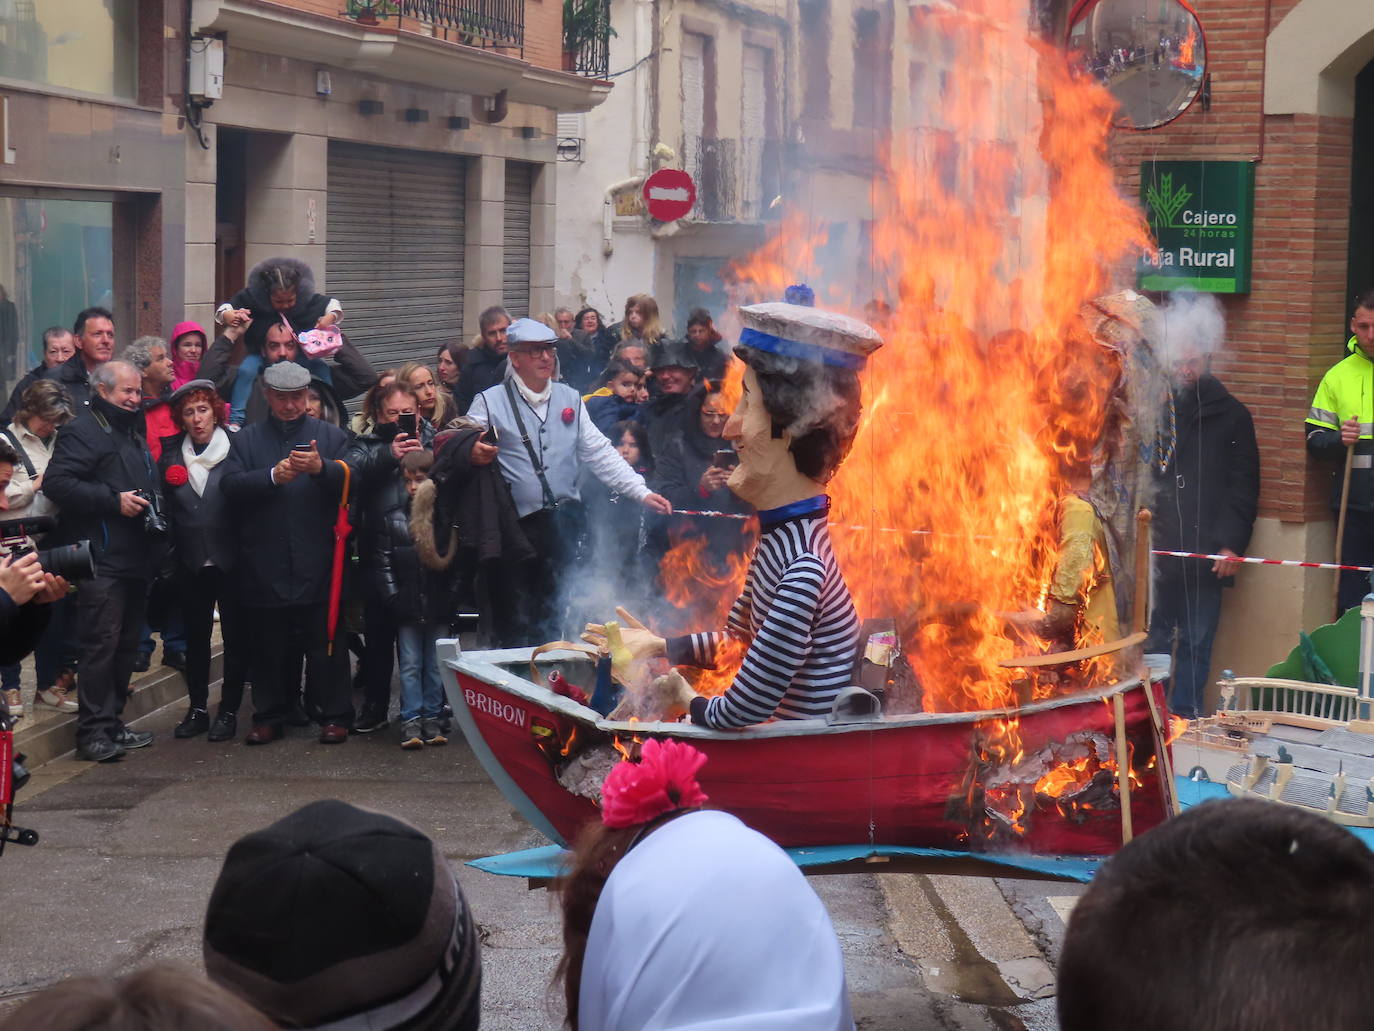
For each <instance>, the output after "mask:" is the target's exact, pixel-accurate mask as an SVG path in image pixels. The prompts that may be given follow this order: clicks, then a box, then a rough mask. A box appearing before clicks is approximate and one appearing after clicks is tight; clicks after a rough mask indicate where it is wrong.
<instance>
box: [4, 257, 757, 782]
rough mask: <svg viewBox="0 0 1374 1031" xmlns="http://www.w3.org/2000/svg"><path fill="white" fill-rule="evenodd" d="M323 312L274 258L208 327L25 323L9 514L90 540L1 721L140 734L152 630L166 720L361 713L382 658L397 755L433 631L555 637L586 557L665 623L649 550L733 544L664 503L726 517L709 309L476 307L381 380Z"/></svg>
mask: <svg viewBox="0 0 1374 1031" xmlns="http://www.w3.org/2000/svg"><path fill="white" fill-rule="evenodd" d="M345 316H346V313H345V310H344V306H343V305H342V304H341V303H340V301H339V300H338V299H335V298H332V297H327V296H324V295H322V294H320V293H318V292H317V291H316V289H315V286H314V282H313V275H312V273H311V270H310V268H309V267H308V266H306V265H304V264H303V263H301V262H299V261H296V260H294V259H287V258H272V259H268V260H266V261H264V262H262V263H261V264H259V265H258V266H256V267H255V268H254V269H253V270H252V271H251V272H250V273H249V276H248V282H247V284H246V285H245V288H244V289H243V290H242V291H240V292H239V293H238V294H237V295H235V296H234V297H233V298H232V299H230V300H229V301H228V302H226V303H225V304H223V305H221V306H220V307H219V309H218V310H217V312H216V314H215V322H214V325H213V329H212V330H211V331H207V329H206V328H205V327H204V326H202V325H200V324H198V323H196V322H192V321H183V322H180V323H178V324H176V325H175V326H174V327H173V328H172V331H171V332H170V334H169V335H168V337H167V338H166V339H163V338H161V337H156V336H141V337H138V338H137V339H134V340H132V341H130V342H128V343H126V344H122V346H121V340H122V333H121V331H120V327H116V325H115V319H114V316H113V315H112V314H111V313H110V312H109V311H107V310H105V309H101V308H88V309H86V310H84V311H82V312H80V313H78V314H77V316H76V317H75V320H74V323H73V326H72V329H71V331H70V332H68V331H66V330H64V329H61V328H58V327H54V328H52V329H49V330H48V331H47V332H46V333H45V334H44V337H43V346H44V358H43V363H42V364H41V365H39V366H38V367H36V368H34V369H33V370H31V371H30V372H29V373H28V374H27V375H26V376H24V378H23V379H22V380H21V381H20V382H19V384H18V385H17V386H16V388H15V389H14V391H13V394H12V396H11V397H10V399H9V403H8V405H7V407H6V411H5V414H4V421H3V423H0V428H3V431H4V433H3V437H0V472H4V471H6V470H5V467H6V466H8V472H9V473H10V474H11V476H10V478H9V479H10V482H9V486H8V487H7V489H6V491H5V494H6V504H7V507H8V509H9V511H8V512H7V513H5V516H6V517H7V518H14V517H16V516H20V517H23V518H29V517H35V516H51V517H53V518H55V520H56V528H55V529H53V530H51V531H50V532H47V533H44V534H41V535H40V534H35V535H34V541H33V542H34V543H36V544H38V545H39V546H42V547H49V546H52V545H59V544H76V543H78V542H81V541H88V542H90V547H91V551H92V554H93V557H94V569H95V575H94V576H93V577H90V578H88V579H84V580H80V581H79V582H77V583H76V584H74V585H73V590H72V592H71V594H70V595H69V596H67V597H64V598H62V599H61V600H60V601H58V602H57V603H56V604H54V605H52V606H51V610H52V611H51V613H50V618H49V619H48V621H47V629H46V631H45V632H44V633H43V636H42V639H41V641H40V643H39V647H38V648H37V650H36V653H35V655H34V658H33V661H34V663H35V673H36V691H35V694H34V696H33V697H32V699H31V700H28V699H26V698H25V697H24V695H23V693H22V692H21V689H20V676H19V674H20V667H19V666H18V664H13V663H12V664H10V665H8V666H4V667H2V668H0V688H3V692H4V694H3V700H4V705H5V707H6V709H7V710H8V712H9V714H10V715H11V716H12V717H16V718H18V717H21V716H22V715H23V714H24V712H25V702H26V701H28V704H30V705H37V706H45V707H50V708H56V709H58V710H61V711H64V712H75V713H77V714H78V734H77V737H78V745H79V748H78V755H79V756H81V757H82V758H85V759H90V760H95V761H108V760H114V759H119V758H121V757H123V756H124V755H125V754H127V753H128V752H129V751H130V750H131V749H135V748H140V747H144V746H145V745H147V744H149V743H151V736H150V735H148V734H146V733H141V732H137V731H134V730H132V729H130V728H127V727H125V725H124V723H123V721H122V719H121V714H122V712H123V709H124V704H125V701H126V699H127V697H128V692H129V682H130V679H131V677H132V675H133V674H134V673H136V672H140V671H143V670H147V669H148V668H149V667H150V664H151V656H152V654H153V652H154V648H155V645H154V639H153V635H154V633H155V632H156V633H158V634H160V636H161V639H162V662H163V664H164V665H167V666H170V667H172V668H174V669H176V670H178V671H180V672H181V673H182V674H183V675H184V676H185V678H186V683H187V688H188V696H189V707H188V710H187V713H186V715H185V718H184V719H183V720H182V721H181V722H180V724H178V726H177V728H176V731H175V736H176V737H178V738H193V737H197V736H200V735H203V734H204V735H208V737H209V740H211V741H225V740H230V739H233V738H235V737H237V736H239V733H240V730H241V729H242V730H244V731H246V734H245V736H244V740H245V742H246V743H247V744H253V745H261V744H267V743H270V742H272V741H275V740H276V739H278V738H279V737H281V736H282V734H283V728H284V726H286V725H297V726H304V725H308V724H309V723H311V722H314V723H316V724H318V725H319V728H320V731H319V732H320V739H321V740H322V741H324V742H327V743H340V742H343V741H345V740H346V739H347V736H348V734H349V733H371V732H375V731H378V730H381V729H383V728H385V727H387V726H388V725H389V724H390V722H391V721H392V719H394V718H395V717H394V716H393V712H394V710H395V707H394V706H393V704H392V702H393V700H392V678H393V673H394V671H395V670H396V668H397V665H398V664H399V669H400V683H401V691H400V695H401V697H400V699H399V715H400V724H401V744H402V746H403V747H404V748H407V749H413V750H421V749H423V747H424V746H425V745H441V744H443V743H445V741H446V735H447V734H448V732H449V722H448V717H449V716H450V715H451V714H450V713H449V712H448V711H447V707H446V705H445V704H444V700H443V697H442V693H441V692H440V690H439V687H438V676H437V669H436V667H435V658H434V650H435V649H434V643H435V641H436V640H437V639H438V638H439V637H441V636H447V635H449V634H451V633H454V632H456V631H458V630H459V629H462V628H464V627H465V626H466V627H468V628H470V629H474V630H475V632H476V633H477V634H478V635H479V643H482V644H495V645H514V644H537V643H541V642H542V641H543V640H553V639H557V638H559V637H562V636H566V634H567V632H569V631H570V630H571V629H572V627H573V626H576V625H578V624H577V620H578V619H579V618H580V617H582V616H584V615H585V614H586V613H585V611H583V610H579V609H578V605H579V602H582V603H585V601H586V599H585V598H582V597H580V596H581V595H582V594H583V593H584V588H585V585H586V583H587V582H588V581H589V579H590V578H587V577H582V576H580V575H578V574H580V573H582V572H584V571H591V572H593V573H594V579H595V580H596V582H597V587H598V589H600V590H601V591H603V592H604V593H605V594H606V596H607V597H608V598H609V599H614V600H617V601H619V600H633V601H636V602H638V603H641V604H651V603H654V604H659V605H660V609H659V611H658V612H657V613H656V614H655V615H656V616H657V617H658V618H660V619H662V620H666V621H668V622H669V623H672V621H673V619H674V615H675V613H674V611H673V610H672V607H671V606H669V605H667V604H666V603H662V602H658V601H657V599H659V598H660V597H661V596H662V594H663V591H662V589H661V584H660V583H659V582H658V577H659V567H660V563H661V561H662V559H663V557H664V555H666V554H667V553H668V552H669V551H670V550H671V549H672V548H674V547H677V546H680V545H682V544H683V543H684V542H688V541H690V540H691V539H693V538H698V539H700V541H701V542H702V544H703V551H704V556H703V559H702V560H703V561H704V562H706V563H708V564H711V565H712V566H714V567H716V568H718V569H719V570H724V569H726V568H728V566H729V561H730V557H731V556H732V554H733V555H738V554H741V553H742V552H743V551H744V550H745V549H746V547H747V546H748V543H749V539H748V533H749V532H750V531H749V529H748V528H747V527H748V525H749V524H748V523H747V522H746V520H745V519H742V518H735V519H728V518H720V517H718V516H696V515H682V514H680V513H681V512H682V511H684V510H686V511H693V512H700V511H709V512H721V513H726V514H728V515H734V516H747V515H748V514H749V509H748V506H746V505H744V504H743V503H742V502H740V501H739V500H738V499H737V498H735V497H734V496H733V495H732V494H731V493H730V491H729V490H728V488H726V486H725V481H726V479H727V477H728V476H729V473H730V470H731V469H732V468H733V465H734V461H735V460H734V456H733V450H732V446H731V444H730V442H729V441H728V440H726V439H724V437H723V429H724V426H725V422H726V419H727V418H728V417H729V414H730V413H729V409H728V406H727V404H726V400H725V395H724V394H722V392H721V383H722V380H723V378H724V376H725V373H726V369H727V365H728V363H729V362H731V361H734V359H733V358H732V357H731V356H730V354H729V353H728V351H727V350H726V348H725V346H724V342H723V341H722V339H721V336H720V334H719V333H718V332H716V330H715V327H714V326H713V324H712V320H711V316H710V314H709V313H707V312H706V311H704V310H698V311H695V312H693V313H692V315H691V317H690V319H689V320H688V327H687V332H686V334H685V335H684V336H682V337H675V336H674V335H673V334H671V333H670V332H668V330H667V329H666V328H665V327H664V325H663V322H662V319H661V317H660V315H659V311H658V306H657V304H656V303H655V301H654V299H653V298H652V297H649V296H648V295H644V294H637V295H635V296H633V297H630V298H629V299H628V300H627V302H626V304H625V307H624V311H623V313H622V318H621V319H620V320H619V321H617V322H615V323H614V324H611V325H608V324H607V323H606V320H604V319H603V317H602V315H601V313H600V312H598V311H596V310H595V309H593V308H584V309H582V310H581V311H578V312H573V311H572V310H570V309H567V308H559V309H558V310H556V311H554V312H551V313H549V314H548V315H545V316H544V317H543V318H542V319H538V320H536V319H526V318H522V319H516V320H512V318H511V316H510V315H509V314H508V313H507V312H506V311H505V310H504V309H502V308H500V307H493V308H489V309H487V310H486V311H483V312H482V313H481V314H480V316H479V318H478V326H479V332H478V334H477V335H476V336H475V337H474V338H473V339H472V340H471V341H468V342H463V341H454V342H453V343H452V344H450V345H448V346H445V347H442V348H440V349H439V351H438V353H437V355H435V354H433V353H432V352H428V350H427V349H426V353H422V354H416V355H414V356H413V357H412V359H411V360H410V361H406V362H404V363H402V364H400V365H399V366H398V367H396V368H391V369H385V370H377V369H374V368H373V367H372V365H371V364H370V363H369V361H368V359H367V358H366V357H365V356H364V355H363V353H362V352H361V351H359V349H358V348H357V347H356V346H355V345H354V344H353V343H352V342H351V341H350V340H349V339H348V335H347V319H346V317H345ZM674 510H676V511H677V513H678V514H675V512H674ZM341 512H342V513H344V514H345V515H346V516H347V520H348V524H349V526H350V527H351V532H350V533H348V534H347V536H346V538H345V545H344V549H343V552H342V562H339V561H338V559H339V557H340V556H339V555H336V536H337V535H336V524H338V523H339V521H340V519H341V515H340V513H341ZM417 512H419V513H421V515H420V516H419V517H417V516H416V513H417ZM450 527H455V528H456V529H455V530H454V531H453V534H452V536H453V538H454V539H453V546H452V547H449V542H448V541H447V540H445V539H444V538H445V536H446V535H447V531H448V529H449V528H450ZM436 530H437V531H438V532H437V538H438V540H437V546H436V540H435V538H436V532H435V531H436ZM0 561H2V562H5V563H9V562H10V560H9V559H0ZM216 624H218V626H219V630H220V636H221V639H222V642H223V649H224V662H223V687H222V690H221V694H220V699H219V704H218V709H217V711H216V712H215V713H214V714H213V715H212V713H211V712H210V701H209V681H210V656H211V640H212V637H213V634H214V630H215V626H216ZM248 642H251V645H250V644H249V643H248ZM350 654H352V655H353V656H356V661H355V662H354V663H352V667H351V669H350ZM249 687H251V696H250V697H251V700H252V712H251V714H248V713H244V714H243V716H244V722H245V726H244V727H242V728H241V727H240V709H241V707H242V705H243V703H244V699H245V689H246V688H249ZM354 691H356V696H355V695H354V694H353V692H354Z"/></svg>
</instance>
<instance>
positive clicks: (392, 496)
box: [344, 377, 434, 734]
mask: <svg viewBox="0 0 1374 1031" xmlns="http://www.w3.org/2000/svg"><path fill="white" fill-rule="evenodd" d="M407 384H408V380H407V379H406V378H405V377H398V378H396V379H394V380H392V381H391V382H390V383H389V384H388V385H387V386H385V387H383V388H381V390H379V391H378V392H377V394H376V406H375V411H376V419H377V422H376V425H374V426H373V427H372V430H371V432H370V433H366V434H363V435H362V436H359V437H354V438H353V440H352V441H351V442H350V443H349V445H348V451H347V453H345V455H344V461H346V462H347V463H348V464H349V467H350V468H352V470H353V475H354V476H355V477H356V478H357V482H356V484H355V487H356V490H355V493H356V495H357V497H358V501H359V505H358V508H359V515H360V517H361V519H360V521H359V526H358V537H357V539H358V540H359V541H361V542H363V546H362V547H361V548H360V549H359V557H360V558H361V559H362V572H363V577H364V583H365V584H368V585H369V586H368V587H367V588H366V589H365V590H364V594H363V632H364V635H365V636H366V639H367V648H366V650H365V651H364V652H363V658H362V664H361V674H362V681H363V705H362V709H361V710H360V711H359V713H358V718H357V719H356V720H354V721H353V732H354V733H356V734H370V733H372V732H374V731H377V730H381V729H383V728H384V727H385V726H386V725H387V710H388V708H389V707H390V705H391V674H392V672H393V669H394V661H393V657H394V655H395V652H396V618H395V616H394V615H393V613H392V608H391V607H390V606H388V605H387V604H386V603H385V600H384V599H383V598H381V597H379V596H378V594H377V592H376V591H374V590H372V589H371V587H370V585H371V584H372V583H373V582H374V580H375V572H376V570H375V566H376V564H377V561H378V554H377V550H376V548H375V547H373V546H372V542H373V539H374V538H375V537H376V535H377V534H378V533H380V532H382V530H383V529H385V523H386V516H387V513H388V512H390V511H391V510H393V509H395V508H396V507H397V506H401V507H404V505H405V502H406V489H405V483H404V481H403V480H402V478H401V459H402V458H404V457H405V455H407V454H408V453H409V452H411V451H419V450H421V449H422V448H427V447H429V446H430V444H432V443H433V441H434V427H433V426H431V425H430V424H429V422H428V421H427V420H426V419H424V418H423V417H422V416H421V415H420V414H419V405H420V401H419V398H418V397H417V396H416V394H415V391H414V390H413V389H411V387H410V386H408V385H407Z"/></svg>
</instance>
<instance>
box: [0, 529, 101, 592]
mask: <svg viewBox="0 0 1374 1031" xmlns="http://www.w3.org/2000/svg"><path fill="white" fill-rule="evenodd" d="M56 528H57V520H56V519H54V518H52V516H34V517H32V518H29V519H6V520H3V521H0V555H9V556H10V557H11V558H23V557H24V556H25V555H27V554H28V553H29V552H30V551H33V552H36V554H37V555H38V564H39V565H40V566H42V567H43V571H44V572H45V573H51V574H52V575H53V576H61V577H65V578H66V579H67V581H68V582H69V583H75V582H76V581H78V580H89V579H91V578H92V577H94V576H95V558H94V557H93V556H92V555H91V542H90V541H77V542H76V543H75V544H63V545H59V546H58V547H55V548H33V547H30V546H29V538H30V537H33V536H36V535H37V534H40V533H49V532H50V531H52V530H55V529H56Z"/></svg>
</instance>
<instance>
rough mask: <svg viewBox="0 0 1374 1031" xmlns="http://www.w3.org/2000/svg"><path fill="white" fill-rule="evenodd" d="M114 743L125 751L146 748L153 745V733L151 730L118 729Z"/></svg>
mask: <svg viewBox="0 0 1374 1031" xmlns="http://www.w3.org/2000/svg"><path fill="white" fill-rule="evenodd" d="M113 740H114V743H115V744H117V745H118V746H119V747H120V748H123V749H124V750H125V751H128V750H129V749H133V748H147V747H148V746H149V745H151V744H152V743H153V732H152V731H151V730H130V729H129V728H128V727H123V728H121V729H120V731H119V733H117V734H115V735H114V738H113Z"/></svg>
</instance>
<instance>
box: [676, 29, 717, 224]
mask: <svg viewBox="0 0 1374 1031" xmlns="http://www.w3.org/2000/svg"><path fill="white" fill-rule="evenodd" d="M715 134H716V68H715V48H714V46H713V41H712V39H711V37H710V36H706V35H703V34H701V33H699V32H684V33H683V34H682V155H683V162H684V163H683V168H684V169H685V170H686V171H687V173H688V174H689V175H690V176H691V177H692V179H693V180H694V181H695V182H696V184H697V206H696V208H695V209H694V210H693V211H692V212H691V214H690V215H689V216H688V217H689V218H700V217H702V207H703V204H704V203H705V202H706V200H707V193H708V192H709V191H710V190H711V189H712V188H713V182H712V178H713V176H712V170H711V168H708V167H707V166H708V165H710V164H711V162H712V161H713V159H714V157H715V153H714V151H715V146H716V140H715V139H714V137H715Z"/></svg>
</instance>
